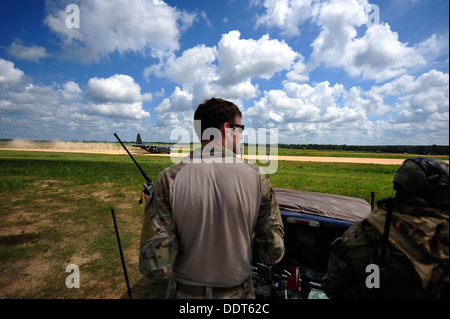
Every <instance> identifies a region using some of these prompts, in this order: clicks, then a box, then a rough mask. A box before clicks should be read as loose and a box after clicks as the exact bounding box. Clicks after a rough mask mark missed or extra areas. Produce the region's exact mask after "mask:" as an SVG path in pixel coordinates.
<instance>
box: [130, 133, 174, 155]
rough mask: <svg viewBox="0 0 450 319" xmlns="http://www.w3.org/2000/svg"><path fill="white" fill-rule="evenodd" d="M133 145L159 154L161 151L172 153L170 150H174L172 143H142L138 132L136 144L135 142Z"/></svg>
mask: <svg viewBox="0 0 450 319" xmlns="http://www.w3.org/2000/svg"><path fill="white" fill-rule="evenodd" d="M132 146H135V147H140V148H142V149H143V150H146V151H147V152H149V153H152V154H159V153H167V154H170V152H171V151H172V150H173V148H172V146H170V145H147V144H144V143H142V139H141V135H140V134H139V133H138V135H137V136H136V144H133V145H132Z"/></svg>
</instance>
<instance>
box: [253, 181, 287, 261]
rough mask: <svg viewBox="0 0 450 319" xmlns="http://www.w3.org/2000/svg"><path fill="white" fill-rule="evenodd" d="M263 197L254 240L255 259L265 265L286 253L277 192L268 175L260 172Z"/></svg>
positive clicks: (277, 259) (279, 258) (278, 259)
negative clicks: (276, 196)
mask: <svg viewBox="0 0 450 319" xmlns="http://www.w3.org/2000/svg"><path fill="white" fill-rule="evenodd" d="M260 178H261V183H262V199H261V205H260V209H259V215H258V220H257V222H256V229H255V238H254V240H253V255H254V259H255V260H257V261H259V262H262V263H264V264H265V265H269V266H270V265H274V264H276V263H278V262H279V261H280V260H281V258H283V255H284V241H283V237H284V226H283V221H282V220H281V214H280V208H279V206H278V202H277V199H276V198H275V193H274V191H273V189H272V186H271V185H270V181H269V178H268V176H267V175H265V174H260Z"/></svg>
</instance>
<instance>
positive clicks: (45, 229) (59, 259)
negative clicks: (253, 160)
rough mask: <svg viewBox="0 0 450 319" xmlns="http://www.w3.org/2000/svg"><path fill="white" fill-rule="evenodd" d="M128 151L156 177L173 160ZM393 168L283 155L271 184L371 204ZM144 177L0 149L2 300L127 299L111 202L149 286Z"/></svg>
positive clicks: (83, 161)
mask: <svg viewBox="0 0 450 319" xmlns="http://www.w3.org/2000/svg"><path fill="white" fill-rule="evenodd" d="M135 158H136V160H137V161H138V162H139V164H140V165H141V166H142V168H143V169H144V170H145V171H146V172H147V174H148V175H149V176H150V177H151V178H152V179H153V180H156V178H157V176H158V174H159V172H160V171H161V170H162V169H164V168H165V167H168V166H169V165H171V164H172V162H171V159H170V157H158V156H151V155H145V156H144V155H136V156H135ZM396 169H397V166H395V165H371V164H345V163H312V162H288V161H280V162H278V169H277V171H276V173H274V174H272V175H271V176H270V180H271V183H272V185H273V186H274V187H282V188H291V189H299V190H305V191H313V192H322V193H331V194H338V195H345V196H353V197H359V198H363V199H365V200H367V201H369V200H370V193H371V192H375V194H376V197H377V199H380V198H383V197H388V196H392V195H393V191H392V176H393V173H394V172H395V170H396ZM143 183H144V179H143V177H142V176H141V175H140V173H139V171H138V169H137V168H136V167H135V165H134V163H133V162H132V161H131V160H130V158H129V157H128V155H103V154H77V153H50V152H27V151H4V150H3V151H1V150H0V298H111V297H112V298H117V297H119V296H122V295H125V296H126V286H125V282H124V279H123V273H122V267H121V263H120V256H119V252H118V249H117V241H116V237H115V233H114V227H113V223H112V217H111V212H110V211H111V208H114V209H115V211H116V218H117V223H118V226H119V230H120V236H121V240H122V247H123V249H124V255H125V260H126V262H127V268H128V272H129V274H128V275H129V278H130V282H131V284H132V285H134V286H135V287H136V286H139V285H140V286H141V287H142V285H144V286H145V285H148V283H146V282H145V281H144V282H143V281H142V279H141V278H142V276H141V275H140V273H139V271H138V265H137V262H138V258H137V253H138V243H139V236H140V228H141V222H142V217H143V210H144V206H143V205H139V203H138V200H139V198H140V195H141V191H142V188H143V187H142V184H143ZM70 263H75V264H78V265H79V267H80V274H81V278H80V285H81V288H80V289H68V288H67V287H66V286H65V279H66V277H67V276H68V275H69V274H68V273H66V272H65V268H66V266H67V265H68V264H70ZM21 283H22V284H21ZM158 285H159V286H158ZM152 287H154V288H155V290H157V292H152V293H153V295H151V296H158V297H161V296H164V289H161V283H156V284H154V285H153V286H152ZM150 290H151V289H150ZM158 293H159V295H158ZM161 293H162V295H161ZM155 294H156V295H155Z"/></svg>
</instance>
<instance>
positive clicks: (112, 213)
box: [111, 208, 133, 299]
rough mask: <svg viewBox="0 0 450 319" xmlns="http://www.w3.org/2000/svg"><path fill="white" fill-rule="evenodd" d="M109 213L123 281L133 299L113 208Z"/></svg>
mask: <svg viewBox="0 0 450 319" xmlns="http://www.w3.org/2000/svg"><path fill="white" fill-rule="evenodd" d="M111 215H112V218H113V221H114V228H115V230H116V237H117V244H118V245H119V251H120V259H122V268H123V274H124V276H125V281H126V282H127V289H128V296H129V297H130V299H133V297H132V296H131V288H130V282H129V281H128V274H127V267H126V266H125V259H124V258H123V252H122V245H121V244H120V237H119V229H118V228H117V222H116V215H115V214H114V208H113V209H111Z"/></svg>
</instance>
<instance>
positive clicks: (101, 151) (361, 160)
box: [0, 148, 448, 165]
mask: <svg viewBox="0 0 450 319" xmlns="http://www.w3.org/2000/svg"><path fill="white" fill-rule="evenodd" d="M0 150H8V151H39V152H67V153H90V154H126V152H125V150H123V149H119V148H117V149H114V148H111V149H106V150H105V149H101V148H99V149H93V148H91V149H83V148H79V149H77V148H75V149H74V148H0ZM130 152H131V153H133V154H140V155H152V156H170V155H169V154H150V153H147V152H143V151H135V150H133V149H130ZM185 155H187V154H185V153H182V154H181V153H180V156H181V157H182V156H185ZM244 159H259V160H279V161H298V162H326V163H366V164H385V165H400V164H402V163H403V161H404V159H392V158H357V157H319V156H267V155H262V156H261V155H244ZM447 162H448V161H447Z"/></svg>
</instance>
